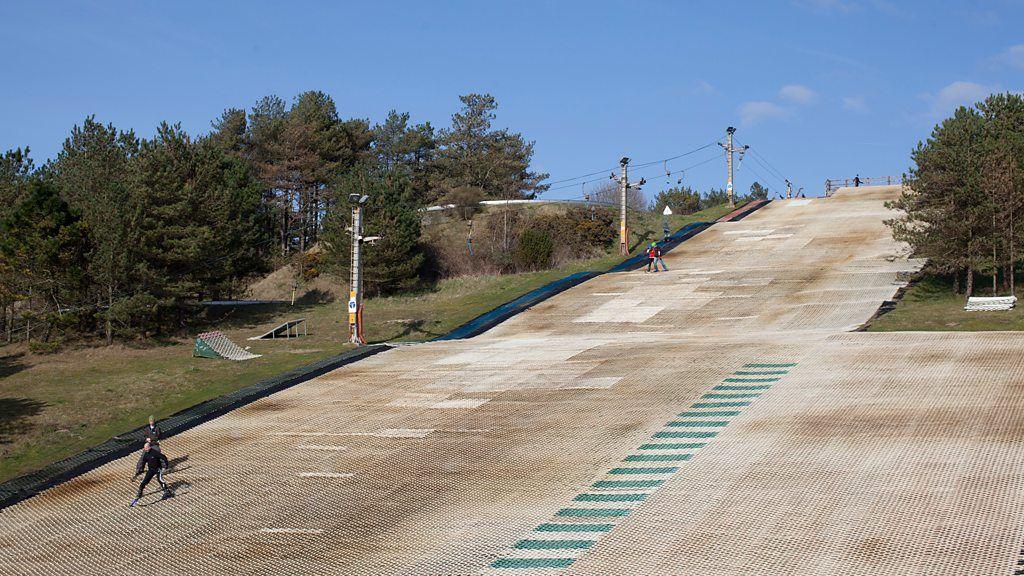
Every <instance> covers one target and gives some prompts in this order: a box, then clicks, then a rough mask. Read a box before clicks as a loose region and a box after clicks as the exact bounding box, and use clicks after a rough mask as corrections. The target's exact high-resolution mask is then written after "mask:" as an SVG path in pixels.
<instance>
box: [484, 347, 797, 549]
mask: <svg viewBox="0 0 1024 576" xmlns="http://www.w3.org/2000/svg"><path fill="white" fill-rule="evenodd" d="M792 366H796V363H749V364H744V365H743V367H744V368H755V369H765V368H789V367H792ZM787 373H788V370H759V371H743V370H738V371H736V372H734V373H733V375H734V376H743V378H725V379H724V380H723V381H724V382H731V383H746V382H778V381H779V380H780V378H775V377H768V378H750V376H781V375H785V374H787ZM770 387H771V386H769V385H737V386H730V385H721V384H720V385H717V386H715V387H714V388H713V389H712V390H714V391H718V392H712V393H708V394H704V395H703V396H702V397H701V398H704V399H710V400H724V401H722V402H695V403H694V404H693V405H692V406H691V411H686V412H680V413H679V414H678V417H679V418H707V417H709V416H710V417H719V418H727V417H733V416H739V414H740V411H739V410H718V411H703V412H697V411H692V409H697V408H742V407H746V406H750V404H751V403H750V402H749V401H745V400H739V399H743V398H758V397H760V396H761V393H760V392H752V391H753V390H767V389H769V388H770ZM728 424H729V421H728V420H673V421H670V422H668V423H667V424H666V426H667V427H670V428H720V427H724V426H726V425H728ZM715 435H717V432H708V431H675V430H671V431H670V430H662V431H659V432H655V433H654V435H653V438H654V439H662V438H703V439H708V438H714V437H715ZM706 445H707V443H706V442H648V443H646V444H643V445H641V446H640V448H639V449H640V450H687V449H699V448H703V447H704V446H706ZM692 457H693V454H656V453H655V454H651V453H648V454H630V455H627V456H626V458H625V459H624V460H623V461H624V462H681V461H686V460H690V459H691V458H692ZM678 471H679V467H678V466H651V467H647V466H636V467H619V468H612V469H611V470H609V471H608V472H607V474H608V475H609V476H617V475H631V474H635V475H641V474H642V475H658V474H674V473H676V472H678ZM664 482H665V481H664V480H598V481H596V482H594V484H592V487H593V488H597V489H606V490H607V489H616V488H623V489H629V488H634V489H637V488H655V489H656V488H658V487H660V486H661V485H662V484H663V483H664ZM646 498H647V494H645V493H583V494H578V495H577V496H576V497H575V498H573V500H574V501H575V502H643V501H644V500H645V499H646ZM629 512H630V509H629V508H562V509H561V510H559V511H558V512H556V513H555V516H556V517H559V518H581V519H586V518H621V517H624V516H627V515H628V514H629ZM614 526H615V525H614V524H596V523H590V522H581V523H578V524H577V523H572V524H560V523H557V522H550V523H544V524H541V525H539V526H538V527H537V528H536V529H535V531H536V532H593V533H603V532H608V531H610V530H611V529H612V528H613V527H614ZM595 537H596V536H595ZM595 541H596V540H583V539H565V540H550V539H543V540H538V539H525V540H520V541H519V542H517V543H516V544H515V545H514V546H513V548H514V549H518V550H587V549H589V548H590V547H591V546H593V544H594V542H595ZM573 561H574V558H499V559H497V560H495V561H494V562H493V563H492V564H491V567H492V568H565V567H568V566H570V565H571V564H572V563H573Z"/></svg>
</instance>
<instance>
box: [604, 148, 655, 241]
mask: <svg viewBox="0 0 1024 576" xmlns="http://www.w3.org/2000/svg"><path fill="white" fill-rule="evenodd" d="M619 168H621V170H622V171H621V174H619V254H622V255H623V256H628V255H629V227H628V226H627V225H626V200H627V198H628V196H629V191H630V190H639V189H640V187H641V186H643V185H644V184H646V183H647V180H645V179H643V178H641V179H640V181H639V182H637V183H636V184H630V183H629V158H627V157H625V156H623V157H622V158H621V159H620V160H619ZM614 179H615V173H614V172H613V173H612V180H614Z"/></svg>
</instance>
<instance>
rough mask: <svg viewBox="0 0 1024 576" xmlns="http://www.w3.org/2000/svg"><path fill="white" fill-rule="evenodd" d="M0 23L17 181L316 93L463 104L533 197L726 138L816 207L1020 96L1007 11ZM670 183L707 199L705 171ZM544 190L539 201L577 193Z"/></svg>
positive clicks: (747, 7) (124, 9) (14, 10)
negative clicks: (533, 189)
mask: <svg viewBox="0 0 1024 576" xmlns="http://www.w3.org/2000/svg"><path fill="white" fill-rule="evenodd" d="M0 22H2V23H3V25H2V26H0V47H2V48H3V54H4V55H5V57H4V58H3V59H2V60H0V73H2V74H0V77H2V78H4V79H5V84H6V85H5V86H4V87H3V89H2V90H0V149H8V148H13V147H17V146H26V145H27V146H31V148H32V150H33V156H34V157H35V158H36V159H37V162H40V161H41V160H44V159H46V158H48V157H51V156H53V155H54V154H56V152H57V151H58V150H59V148H60V145H61V143H62V141H63V139H64V138H65V137H66V136H67V134H68V132H69V131H70V128H71V126H72V125H73V124H75V123H80V122H81V121H82V119H83V118H84V117H85V116H86V115H89V114H95V115H96V116H97V118H98V119H100V120H102V121H104V122H113V123H114V124H115V125H117V126H118V127H120V128H123V129H126V128H133V129H135V130H136V132H137V133H139V134H140V135H143V136H148V135H151V134H152V133H153V131H154V128H155V126H156V125H157V123H158V122H160V121H161V120H169V121H172V122H175V121H176V122H181V124H182V125H183V126H184V127H185V128H186V129H187V130H189V131H190V132H193V133H202V132H205V131H207V130H208V129H209V123H210V121H211V120H212V119H213V118H215V117H216V116H217V115H218V114H219V113H220V112H221V111H222V110H223V109H224V108H227V107H245V108H248V107H250V106H251V105H252V104H253V103H254V102H255V101H256V100H257V99H258V98H260V97H261V96H264V95H266V94H278V95H280V96H282V97H284V98H286V99H289V100H290V99H291V98H292V97H293V96H294V95H296V94H297V93H299V92H301V91H304V90H311V89H315V90H323V91H325V92H327V93H329V94H331V96H333V97H334V99H335V101H336V102H337V105H338V109H339V111H340V113H341V114H342V115H343V116H345V117H362V118H369V119H371V120H372V121H379V120H382V119H383V118H384V116H385V115H386V114H387V112H388V110H390V109H392V108H395V109H398V110H399V111H408V112H410V113H411V114H412V117H413V120H414V121H424V120H429V121H430V122H431V123H433V124H434V125H435V126H437V127H443V126H446V125H447V124H448V121H449V118H450V116H451V114H452V113H453V112H454V111H456V109H457V108H458V104H459V103H458V98H457V97H458V95H459V94H464V93H467V92H471V91H472V92H490V93H492V94H493V95H494V96H495V97H496V98H497V99H498V102H499V105H500V108H499V112H498V119H497V121H496V125H497V126H499V127H505V126H507V127H510V128H512V129H513V130H514V131H518V132H522V133H523V134H524V135H525V136H526V137H527V138H529V139H532V140H535V141H536V155H535V158H534V160H535V162H534V163H535V168H536V169H538V170H542V171H546V172H550V174H551V180H562V179H565V178H571V177H574V176H578V175H580V174H583V173H587V172H594V171H598V170H603V169H606V168H612V167H614V166H615V165H616V164H617V161H618V159H619V158H620V157H621V156H623V155H627V156H630V157H631V158H633V159H634V162H635V163H642V162H650V161H655V160H658V159H661V158H665V157H669V156H674V155H677V154H681V153H683V152H687V151H689V150H692V149H694V148H697V147H699V146H702V145H704V144H707V143H710V142H713V141H715V140H720V139H723V138H724V131H725V128H726V127H727V126H729V125H733V126H736V127H737V129H738V132H737V134H736V137H737V139H738V140H739V141H740V142H742V143H744V144H749V145H751V146H752V147H753V148H754V149H755V150H757V151H758V152H760V154H761V156H762V157H763V158H764V159H766V160H767V162H768V163H770V164H771V165H772V166H773V167H775V168H776V169H777V170H778V171H780V172H781V173H782V174H783V175H785V176H786V177H788V178H790V179H791V180H793V181H794V182H795V183H796V184H797V185H798V186H804V187H806V191H807V193H808V195H817V194H820V193H821V191H822V187H823V182H824V179H825V178H827V177H845V176H853V175H854V174H855V173H859V174H861V175H862V176H865V175H889V174H896V175H898V174H899V173H901V172H903V171H904V170H906V168H907V166H908V161H909V160H908V153H909V151H910V150H911V149H912V148H913V146H914V145H915V144H916V143H917V142H918V141H919V140H921V139H924V138H926V137H927V135H928V133H929V131H930V129H931V127H932V126H933V125H934V123H935V122H936V121H937V120H939V119H941V118H942V117H943V116H945V115H947V114H949V113H950V112H951V111H952V110H953V108H954V107H955V106H956V105H958V104H961V103H966V102H972V101H974V100H976V99H979V98H982V97H984V95H985V94H987V93H989V92H990V91H992V90H1003V91H1005V90H1010V91H1021V90H1022V89H1024V32H1022V30H1021V28H1022V27H1021V25H1022V24H1024V2H1021V1H1012V0H1001V1H996V0H993V1H988V2H974V3H970V5H968V3H966V2H947V1H929V2H899V3H896V2H884V1H881V0H874V1H873V0H802V1H793V2H785V1H779V2H743V1H732V2H681V1H680V2H669V1H636V2H602V1H596V0H595V1H589V2H569V1H565V2H443V1H438V2H380V1H378V2H373V3H371V2H359V3H354V2H353V3H342V2H303V1H292V2H287V3H285V2H280V3H270V2H258V1H248V2H226V1H225V2H192V1H178V2H155V1H150V2H113V1H110V2H77V1H76V2H46V3H43V2H35V3H34V2H5V3H3V4H0ZM718 152H719V149H718V148H717V146H715V147H712V148H708V149H705V150H702V151H700V152H697V153H695V154H692V155H690V156H687V157H685V158H682V159H679V160H676V161H673V162H670V163H669V169H670V170H673V171H676V170H680V169H682V168H685V167H686V166H688V165H691V164H695V163H697V162H700V161H702V160H705V159H709V158H712V157H714V156H715V155H716V154H717V153H718ZM659 173H661V175H660V176H659ZM639 175H642V176H648V177H649V178H648V179H649V180H650V182H651V184H650V185H649V186H648V187H647V191H648V193H652V192H654V191H656V190H658V189H659V188H660V187H663V186H664V185H665V184H666V181H667V180H668V178H666V177H664V174H663V171H662V167H661V165H660V164H655V165H652V166H651V167H649V168H648V169H646V170H644V171H642V172H641V173H640V174H639ZM758 175H760V176H758ZM677 178H678V175H676V176H673V177H672V178H671V181H672V182H673V183H674V182H675V180H676V179H677ZM754 180H760V181H761V182H762V183H765V184H767V185H768V186H769V188H771V189H772V190H780V189H781V188H782V185H781V183H780V182H779V181H778V179H777V178H775V177H773V176H769V174H768V170H766V169H765V167H764V166H762V165H760V164H757V163H756V162H754V161H752V159H751V158H749V157H748V158H747V159H746V160H744V162H743V164H742V165H741V166H740V168H739V169H738V171H737V189H739V190H746V189H747V188H748V187H749V185H750V183H751V182H752V181H754ZM684 181H685V182H686V183H688V184H690V185H693V186H697V187H700V188H706V187H709V186H719V187H723V186H724V182H725V164H724V161H720V160H714V161H711V162H708V163H706V164H704V165H702V166H699V167H697V168H694V169H692V170H690V171H688V172H687V173H686V174H685V180H684ZM597 184H598V183H594V184H591V185H589V186H591V187H593V186H596V185H597ZM563 186H566V187H563V188H561V189H558V190H553V191H552V192H550V193H549V196H551V197H571V196H578V195H579V194H580V188H579V186H578V185H577V184H575V183H570V184H568V185H563Z"/></svg>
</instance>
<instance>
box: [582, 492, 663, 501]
mask: <svg viewBox="0 0 1024 576" xmlns="http://www.w3.org/2000/svg"><path fill="white" fill-rule="evenodd" d="M644 498H647V494H627V493H619V494H580V495H579V496H577V497H575V498H573V500H575V501H577V502H639V501H641V500H643V499H644Z"/></svg>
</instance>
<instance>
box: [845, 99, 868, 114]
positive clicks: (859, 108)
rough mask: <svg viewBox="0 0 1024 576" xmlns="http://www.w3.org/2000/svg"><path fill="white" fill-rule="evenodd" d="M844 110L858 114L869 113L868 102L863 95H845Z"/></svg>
mask: <svg viewBox="0 0 1024 576" xmlns="http://www.w3.org/2000/svg"><path fill="white" fill-rule="evenodd" d="M843 110H846V111H847V112H855V113H857V114H867V113H868V112H870V110H868V103H867V101H865V100H864V97H863V96H843Z"/></svg>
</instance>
